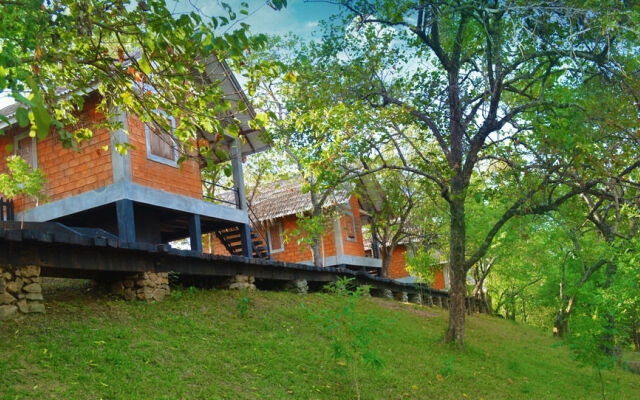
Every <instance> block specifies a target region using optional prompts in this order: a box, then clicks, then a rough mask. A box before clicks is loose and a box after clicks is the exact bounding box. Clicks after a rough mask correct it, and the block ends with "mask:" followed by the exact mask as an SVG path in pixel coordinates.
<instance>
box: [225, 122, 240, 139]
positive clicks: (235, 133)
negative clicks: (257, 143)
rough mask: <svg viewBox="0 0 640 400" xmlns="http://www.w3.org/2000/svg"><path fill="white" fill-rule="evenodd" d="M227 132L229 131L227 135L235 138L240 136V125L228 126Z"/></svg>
mask: <svg viewBox="0 0 640 400" xmlns="http://www.w3.org/2000/svg"><path fill="white" fill-rule="evenodd" d="M225 131H227V134H229V135H230V136H233V137H238V135H239V134H240V128H239V127H238V125H235V124H232V125H228V126H227V127H226V128H225Z"/></svg>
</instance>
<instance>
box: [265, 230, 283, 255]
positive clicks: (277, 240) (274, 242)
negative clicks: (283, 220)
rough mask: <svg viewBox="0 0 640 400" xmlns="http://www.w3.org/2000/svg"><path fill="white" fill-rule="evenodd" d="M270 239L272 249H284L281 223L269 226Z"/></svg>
mask: <svg viewBox="0 0 640 400" xmlns="http://www.w3.org/2000/svg"><path fill="white" fill-rule="evenodd" d="M269 240H270V241H271V251H274V250H283V249H284V246H283V245H282V237H281V236H280V224H276V225H272V226H271V227H270V228H269Z"/></svg>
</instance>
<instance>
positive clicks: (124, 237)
mask: <svg viewBox="0 0 640 400" xmlns="http://www.w3.org/2000/svg"><path fill="white" fill-rule="evenodd" d="M116 214H117V219H118V237H119V238H120V240H121V241H123V242H129V243H135V242H136V225H135V221H134V215H133V201H131V200H129V199H124V200H118V201H116Z"/></svg>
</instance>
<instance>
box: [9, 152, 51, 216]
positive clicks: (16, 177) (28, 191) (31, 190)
mask: <svg viewBox="0 0 640 400" xmlns="http://www.w3.org/2000/svg"><path fill="white" fill-rule="evenodd" d="M7 166H8V168H9V173H8V174H0V193H2V194H3V195H4V196H6V197H7V199H13V198H15V197H18V196H20V195H26V196H28V197H31V198H33V199H34V200H35V201H36V204H37V203H38V201H40V200H45V199H46V198H47V196H46V194H45V193H44V185H45V184H46V183H47V181H46V179H45V177H44V173H43V172H42V171H41V170H40V169H38V168H32V167H31V165H29V163H27V162H26V161H25V160H23V159H22V158H21V157H20V156H11V157H9V158H7ZM23 222H24V217H23Z"/></svg>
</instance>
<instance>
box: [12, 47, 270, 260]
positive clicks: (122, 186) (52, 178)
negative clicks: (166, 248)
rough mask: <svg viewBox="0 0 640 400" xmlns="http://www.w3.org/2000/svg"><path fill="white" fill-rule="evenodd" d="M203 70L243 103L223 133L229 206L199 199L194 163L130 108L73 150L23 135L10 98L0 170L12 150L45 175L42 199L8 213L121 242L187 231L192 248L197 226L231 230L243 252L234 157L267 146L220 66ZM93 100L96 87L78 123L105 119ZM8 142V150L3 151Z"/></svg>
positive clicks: (238, 161) (245, 226) (247, 248)
mask: <svg viewBox="0 0 640 400" xmlns="http://www.w3.org/2000/svg"><path fill="white" fill-rule="evenodd" d="M206 73H207V75H208V76H209V78H210V79H211V81H213V82H216V81H219V82H220V83H221V85H222V86H223V88H224V90H225V94H226V95H227V98H228V99H229V101H231V102H232V103H238V102H241V101H242V102H245V103H246V104H247V106H248V111H247V112H246V113H244V114H240V115H236V118H238V119H240V120H241V122H242V126H241V127H242V132H241V135H242V138H241V139H235V138H231V137H227V138H226V140H224V141H223V142H222V146H223V148H224V149H225V150H226V151H228V153H229V154H230V158H231V162H232V164H233V170H234V183H235V189H236V191H237V193H238V194H239V196H238V199H239V201H238V204H237V205H236V207H226V206H223V205H220V204H214V203H212V202H209V201H205V200H204V199H203V195H202V181H201V176H200V167H199V165H198V164H197V163H196V162H195V161H193V160H190V161H185V162H184V163H183V164H182V165H181V166H179V165H178V164H177V159H178V154H179V151H180V148H179V146H178V145H177V143H176V141H175V140H174V139H173V137H172V136H170V135H169V134H167V133H165V134H158V133H155V132H153V131H152V130H151V129H150V128H149V126H147V125H145V124H143V123H142V122H141V121H140V119H139V118H138V117H137V116H136V115H131V114H127V113H124V112H121V113H119V114H118V118H119V119H120V121H121V122H122V125H123V127H124V129H123V130H120V131H115V132H109V131H107V130H105V129H98V130H96V131H95V132H94V135H93V137H92V139H91V140H89V141H88V142H83V143H81V144H80V145H79V150H80V151H79V152H76V151H74V150H71V149H65V148H63V146H62V144H61V142H60V139H59V138H57V137H56V135H53V134H51V135H49V136H47V138H45V139H44V140H36V139H35V138H31V137H29V136H28V130H29V128H28V127H27V128H20V127H19V126H18V125H17V124H16V121H15V109H16V105H11V106H9V107H5V108H4V109H2V110H0V113H1V114H2V115H4V116H5V117H7V118H8V119H9V120H10V124H9V125H7V124H4V126H2V128H3V129H4V130H5V132H6V134H5V136H3V137H0V170H1V171H2V172H6V164H5V161H4V160H6V158H7V157H8V156H10V155H12V154H17V155H20V156H21V157H22V158H24V159H25V160H27V162H29V163H30V164H31V165H32V166H34V167H38V168H40V169H41V170H42V171H43V172H44V174H45V176H46V178H47V181H48V182H47V184H46V187H45V192H46V195H47V196H48V202H46V204H36V203H35V202H34V201H32V200H29V199H27V198H18V199H16V202H15V211H16V214H17V215H16V219H18V220H20V219H24V221H26V222H51V221H53V222H59V223H62V224H64V225H67V226H71V227H82V228H101V229H103V230H104V231H106V232H108V233H111V234H113V235H114V236H116V237H117V238H119V239H120V240H121V241H125V242H143V243H154V244H159V243H168V242H169V241H172V240H176V239H180V238H185V237H189V238H190V241H191V248H192V250H200V251H201V249H202V242H201V233H205V232H214V231H219V230H222V229H224V230H235V231H236V232H237V236H238V238H237V240H238V242H239V243H241V249H239V251H238V254H242V255H246V256H251V255H252V254H253V252H252V249H251V241H250V239H249V218H248V214H247V208H246V200H245V196H244V181H243V176H242V157H244V156H246V155H248V154H252V153H255V152H257V151H261V150H264V149H266V147H267V146H266V145H265V144H264V143H262V141H261V140H260V139H259V132H257V131H255V130H252V129H250V128H249V125H248V121H249V120H250V119H252V118H253V117H254V116H255V115H254V113H253V110H252V109H251V106H250V104H249V102H248V101H247V99H246V97H245V96H244V94H243V93H242V90H241V88H240V85H239V84H238V82H237V81H236V79H235V78H234V76H233V74H232V73H231V71H230V70H229V68H228V66H226V64H225V63H221V62H218V61H217V60H212V62H210V63H209V67H208V68H207V70H206ZM99 101H100V97H99V95H98V94H97V93H94V94H91V95H89V96H88V98H87V101H86V103H85V107H84V109H83V111H82V112H81V115H80V120H81V121H82V123H84V124H88V125H93V124H97V123H99V122H100V121H101V120H103V119H104V118H105V116H104V115H103V114H102V113H101V112H100V111H98V110H97V108H96V105H97V104H98V103H99ZM173 123H174V125H175V121H173ZM174 127H175V126H174ZM125 142H128V143H129V144H130V145H131V146H132V148H131V149H130V150H129V151H128V152H127V153H126V154H119V153H118V152H117V151H116V150H115V146H114V144H117V143H125ZM8 144H11V145H12V146H9V147H8V146H7V145H8ZM106 145H109V147H108V150H106V151H105V150H103V147H105V146H106ZM10 147H13V151H12V153H8V152H7V150H9V148H10Z"/></svg>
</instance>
